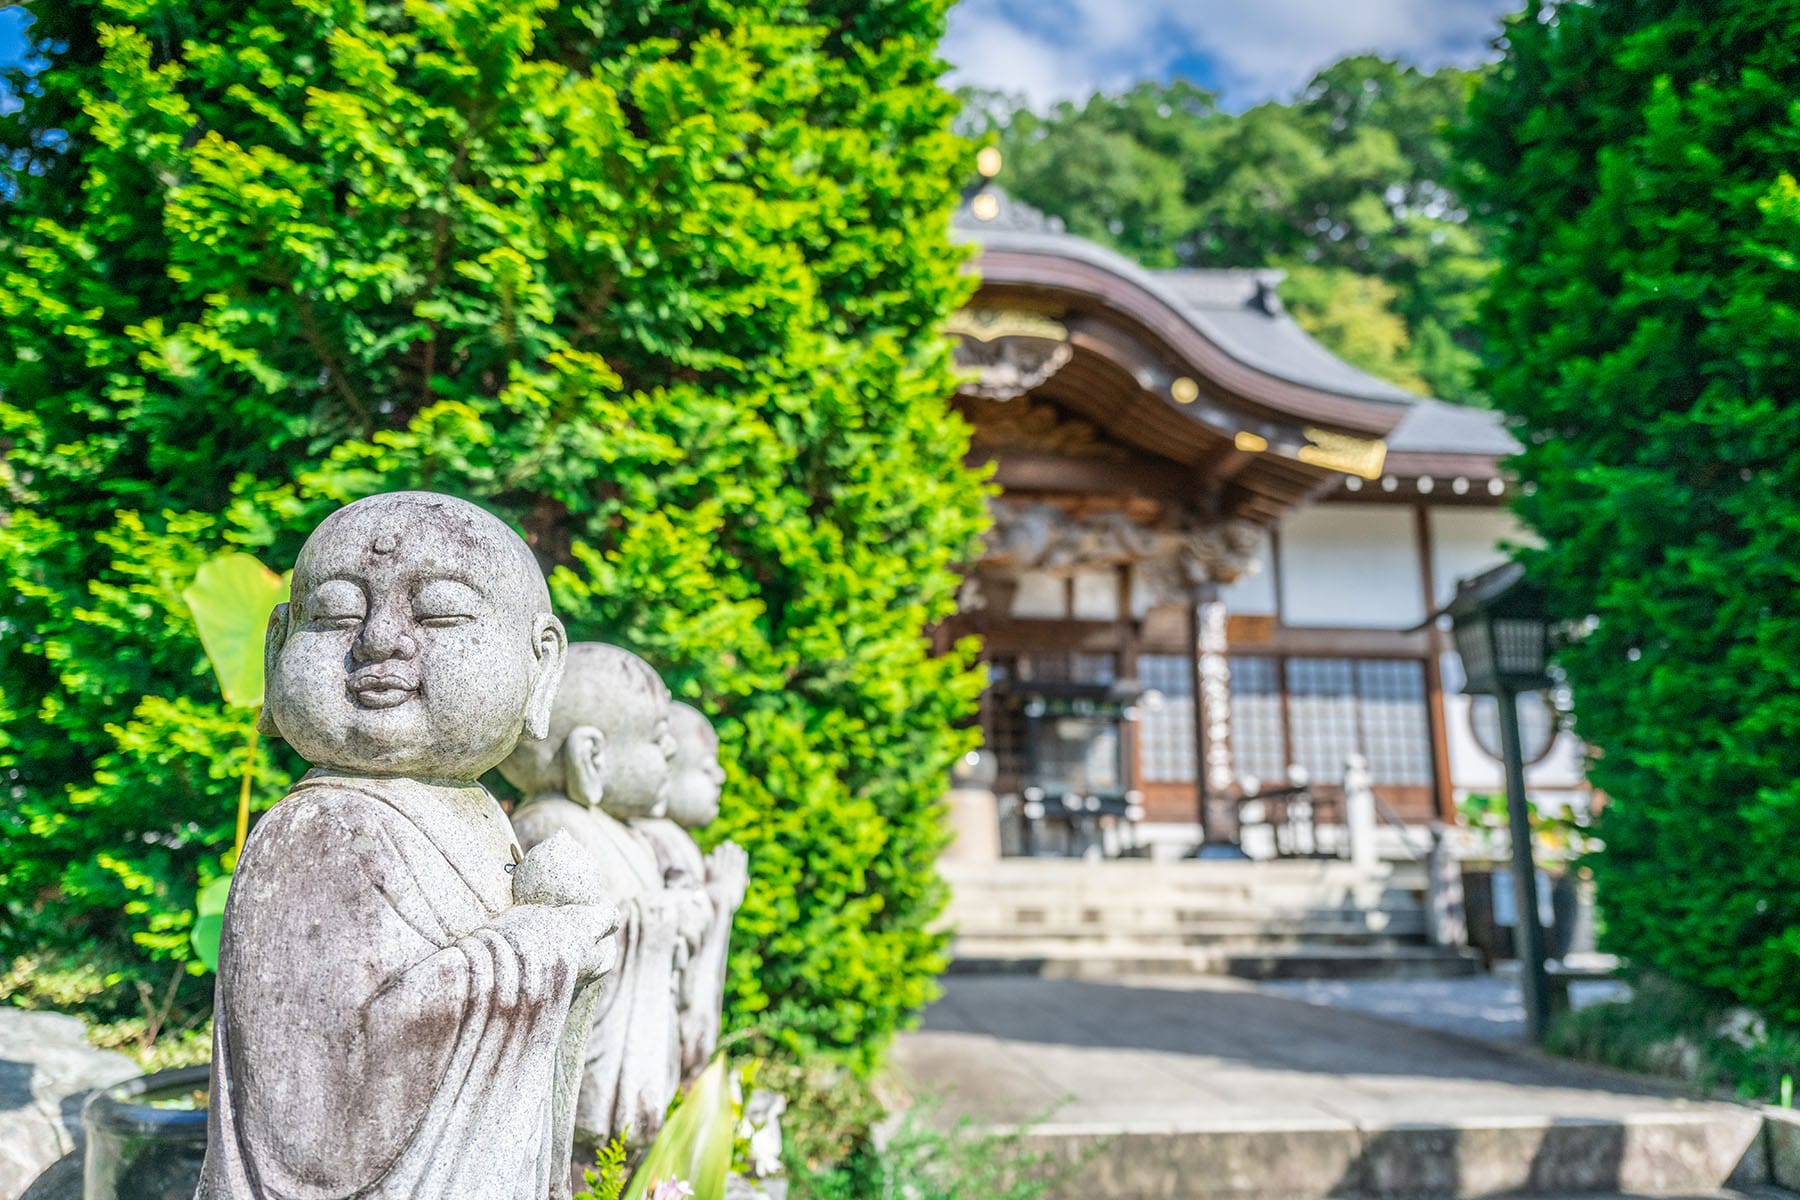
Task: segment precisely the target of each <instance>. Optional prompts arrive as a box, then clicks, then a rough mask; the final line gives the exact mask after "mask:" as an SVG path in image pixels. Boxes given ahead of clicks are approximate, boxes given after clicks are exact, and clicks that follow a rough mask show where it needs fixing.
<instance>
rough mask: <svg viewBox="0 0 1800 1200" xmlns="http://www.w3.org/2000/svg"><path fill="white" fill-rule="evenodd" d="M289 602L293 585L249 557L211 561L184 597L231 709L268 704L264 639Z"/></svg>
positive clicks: (223, 557) (182, 594)
mask: <svg viewBox="0 0 1800 1200" xmlns="http://www.w3.org/2000/svg"><path fill="white" fill-rule="evenodd" d="M287 596H288V580H287V579H286V578H285V577H283V576H281V575H277V574H275V572H273V571H271V570H269V568H267V567H265V566H263V565H262V564H261V563H259V562H257V561H256V560H255V559H254V558H251V557H250V556H249V555H248V554H221V555H219V556H218V557H217V558H212V559H209V560H207V561H206V562H205V563H203V564H201V567H200V570H199V571H198V573H196V574H195V576H194V582H193V584H192V585H191V586H189V587H188V589H187V590H186V591H184V592H182V593H181V598H182V599H183V600H185V601H186V602H187V606H188V609H189V611H191V612H192V613H193V614H194V625H195V626H196V627H197V628H198V629H199V630H200V644H201V645H202V646H204V647H205V648H206V657H207V658H208V659H209V660H210V661H211V662H212V667H213V671H214V672H215V673H216V674H217V675H218V677H219V690H220V691H221V692H223V693H224V694H225V702H226V703H227V704H237V705H242V706H243V707H245V708H255V707H256V706H257V705H259V704H261V703H262V700H263V639H264V636H265V635H266V633H267V631H268V627H269V614H270V612H272V611H273V610H274V608H275V606H276V605H277V604H280V603H282V602H283V601H284V600H286V599H287Z"/></svg>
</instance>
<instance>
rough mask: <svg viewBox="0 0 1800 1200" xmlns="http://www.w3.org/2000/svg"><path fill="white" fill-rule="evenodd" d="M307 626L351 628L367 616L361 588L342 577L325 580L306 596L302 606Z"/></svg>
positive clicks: (366, 601) (367, 608)
mask: <svg viewBox="0 0 1800 1200" xmlns="http://www.w3.org/2000/svg"><path fill="white" fill-rule="evenodd" d="M302 612H303V614H304V616H305V620H306V625H307V627H308V628H309V629H355V628H356V627H357V626H358V625H360V624H362V622H363V618H364V617H365V616H367V615H368V612H369V602H368V599H367V597H365V596H364V595H363V591H362V589H361V588H359V587H357V586H356V585H355V584H354V583H351V582H349V581H348V580H344V579H327V580H325V581H324V582H322V583H320V584H319V585H318V586H317V587H315V588H314V589H313V591H312V594H311V595H309V596H308V597H307V598H306V603H305V605H304V607H303V609H302Z"/></svg>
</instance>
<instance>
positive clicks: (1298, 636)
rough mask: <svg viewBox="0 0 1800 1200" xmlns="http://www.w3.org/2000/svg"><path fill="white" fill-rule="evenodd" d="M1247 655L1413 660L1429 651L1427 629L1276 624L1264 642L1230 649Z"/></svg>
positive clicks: (1422, 656) (1429, 640)
mask: <svg viewBox="0 0 1800 1200" xmlns="http://www.w3.org/2000/svg"><path fill="white" fill-rule="evenodd" d="M1232 649H1233V650H1234V651H1235V650H1239V649H1241V650H1243V652H1244V653H1246V654H1279V655H1288V654H1292V655H1298V656H1300V657H1302V658H1412V659H1422V658H1424V657H1426V655H1427V654H1429V653H1430V651H1431V638H1430V636H1429V632H1428V631H1426V630H1417V631H1413V630H1400V629H1305V628H1296V627H1294V626H1291V625H1278V626H1276V627H1275V629H1274V631H1273V632H1272V633H1270V634H1269V635H1268V636H1267V638H1266V639H1265V640H1258V641H1257V642H1256V643H1255V644H1254V645H1249V646H1241V647H1240V646H1233V647H1232Z"/></svg>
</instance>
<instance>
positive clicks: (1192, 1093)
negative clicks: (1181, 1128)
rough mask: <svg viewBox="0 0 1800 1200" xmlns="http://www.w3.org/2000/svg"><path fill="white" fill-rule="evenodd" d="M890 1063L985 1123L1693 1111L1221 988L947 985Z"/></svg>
mask: <svg viewBox="0 0 1800 1200" xmlns="http://www.w3.org/2000/svg"><path fill="white" fill-rule="evenodd" d="M897 1060H898V1064H899V1066H900V1068H901V1070H902V1072H903V1075H904V1078H906V1079H908V1080H910V1081H912V1082H913V1083H915V1084H917V1085H918V1086H920V1087H921V1088H922V1089H924V1090H928V1091H934V1092H938V1093H941V1094H942V1095H943V1097H944V1100H945V1103H946V1107H947V1109H948V1110H949V1111H951V1112H953V1113H958V1114H967V1115H969V1116H973V1117H979V1118H982V1119H985V1120H990V1121H1021V1120H1028V1119H1031V1118H1033V1117H1038V1118H1042V1117H1043V1116H1044V1115H1045V1114H1047V1113H1054V1114H1055V1116H1054V1118H1053V1120H1055V1121H1056V1122H1057V1123H1059V1124H1060V1123H1063V1122H1066V1121H1078V1122H1082V1123H1090V1122H1092V1123H1103V1124H1116V1125H1119V1126H1121V1127H1131V1126H1134V1125H1139V1124H1145V1123H1150V1124H1156V1125H1161V1126H1167V1125H1168V1124H1170V1123H1171V1122H1176V1123H1197V1124H1208V1123H1212V1122H1228V1123H1232V1122H1245V1121H1249V1122H1268V1121H1308V1120H1319V1119H1328V1120H1340V1119H1345V1118H1351V1119H1359V1120H1379V1121H1385V1122H1395V1121H1441V1120H1447V1119H1454V1118H1459V1117H1481V1118H1494V1117H1507V1116H1513V1117H1522V1116H1531V1117H1538V1116H1543V1115H1545V1114H1553V1115H1554V1114H1565V1115H1568V1116H1570V1117H1598V1116H1606V1115H1619V1116H1622V1115H1625V1114H1630V1113H1640V1112H1643V1111H1645V1110H1647V1109H1648V1110H1655V1111H1669V1110H1674V1109H1683V1108H1693V1107H1695V1106H1693V1105H1691V1104H1689V1102H1687V1101H1683V1100H1677V1099H1672V1098H1670V1097H1669V1096H1668V1095H1667V1093H1666V1092H1664V1091H1663V1090H1661V1089H1660V1088H1658V1087H1656V1086H1655V1085H1654V1084H1652V1083H1649V1082H1642V1083H1640V1082H1637V1081H1634V1080H1630V1079H1627V1078H1626V1077H1623V1076H1618V1075H1614V1074H1611V1073H1607V1072H1599V1071H1594V1070H1590V1069H1588V1068H1585V1067H1581V1066H1578V1065H1576V1064H1573V1063H1565V1062H1560V1061H1557V1060H1554V1059H1549V1058H1545V1057H1542V1056H1537V1055H1528V1054H1522V1053H1519V1052H1516V1051H1514V1050H1511V1049H1503V1048H1501V1047H1498V1046H1487V1045H1482V1044H1480V1043H1477V1042H1473V1041H1470V1040H1466V1039H1464V1038H1461V1037H1454V1036H1447V1035H1446V1034H1444V1033H1441V1032H1438V1031H1436V1030H1430V1029H1424V1028H1417V1027H1408V1026H1406V1025H1401V1024H1397V1023H1395V1022H1393V1021H1389V1020H1383V1019H1380V1018H1377V1017H1373V1016H1369V1015H1367V1014H1364V1013H1361V1012H1356V1011H1353V1010H1349V1009H1337V1008H1329V1007H1324V1006H1321V1005H1318V1004H1311V1003H1306V1002H1304V1001H1301V1000H1296V999H1291V998H1288V997H1285V996H1278V995H1274V994H1271V993H1270V992H1268V991H1266V990H1261V989H1258V988H1257V987H1255V986H1253V985H1248V984H1242V983H1238V982H1236V981H1230V980H1211V979H1204V980H1195V981H1192V982H1191V983H1189V982H1185V981H1184V984H1183V985H1182V986H1175V985H1171V984H1159V985H1157V986H1140V987H1131V986H1122V985H1119V984H1111V983H1090V982H1084V981H1076V980H1055V979H1037V978H1031V977H1014V976H951V977H949V978H947V979H945V980H944V996H943V998H942V999H941V1000H939V1001H938V1002H937V1003H936V1004H934V1005H933V1006H932V1007H931V1008H930V1009H929V1010H927V1012H926V1014H925V1021H924V1027H923V1028H922V1029H920V1030H919V1031H917V1032H915V1033H912V1034H908V1035H906V1036H905V1037H903V1038H902V1039H901V1042H900V1046H899V1049H898V1052H897Z"/></svg>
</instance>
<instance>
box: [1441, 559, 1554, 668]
mask: <svg viewBox="0 0 1800 1200" xmlns="http://www.w3.org/2000/svg"><path fill="white" fill-rule="evenodd" d="M1444 613H1445V615H1447V616H1448V617H1449V618H1450V622H1451V636H1452V637H1453V638H1454V639H1455V641H1456V652H1457V654H1458V655H1459V656H1460V657H1461V658H1462V665H1463V674H1464V676H1465V681H1464V683H1463V691H1464V692H1466V693H1469V694H1470V695H1493V694H1495V693H1497V692H1501V691H1507V692H1513V693H1518V692H1531V691H1537V690H1539V689H1541V688H1547V687H1549V686H1550V684H1551V679H1550V674H1549V669H1550V611H1549V608H1548V606H1547V605H1546V604H1545V602H1544V593H1543V591H1542V589H1540V588H1539V587H1537V586H1536V585H1535V584H1533V583H1532V582H1531V581H1530V580H1528V579H1526V578H1525V570H1524V568H1523V567H1521V566H1519V564H1517V563H1507V564H1505V565H1504V566H1499V567H1496V568H1494V569H1493V570H1491V571H1487V572H1484V573H1483V574H1480V575H1477V576H1475V577H1473V578H1471V579H1465V580H1462V581H1461V582H1459V583H1458V584H1457V585H1456V598H1455V599H1453V600H1451V601H1450V604H1449V606H1448V607H1446V608H1445V609H1444Z"/></svg>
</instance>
